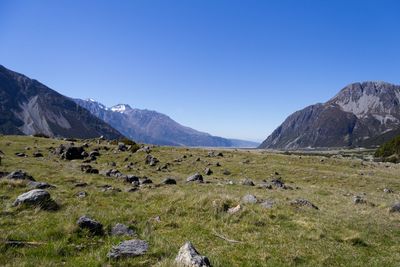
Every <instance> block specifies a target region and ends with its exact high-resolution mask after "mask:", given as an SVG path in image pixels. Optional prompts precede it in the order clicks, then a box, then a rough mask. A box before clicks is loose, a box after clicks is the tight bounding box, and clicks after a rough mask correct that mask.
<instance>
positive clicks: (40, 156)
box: [32, 151, 43, 158]
mask: <svg viewBox="0 0 400 267" xmlns="http://www.w3.org/2000/svg"><path fill="white" fill-rule="evenodd" d="M32 156H33V157H34V158H42V157H43V154H42V153H40V152H38V151H36V152H33V154H32Z"/></svg>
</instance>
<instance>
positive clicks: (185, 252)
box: [175, 242, 211, 267]
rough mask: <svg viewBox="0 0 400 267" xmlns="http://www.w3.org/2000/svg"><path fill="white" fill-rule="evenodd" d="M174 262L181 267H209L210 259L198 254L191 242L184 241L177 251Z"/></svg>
mask: <svg viewBox="0 0 400 267" xmlns="http://www.w3.org/2000/svg"><path fill="white" fill-rule="evenodd" d="M175 262H176V263H177V265H178V266H182V267H210V266H211V263H210V260H209V259H208V258H207V257H205V256H202V255H200V254H199V252H197V250H196V249H195V248H194V247H193V245H192V243H190V242H186V243H185V244H184V245H183V246H182V247H181V248H180V249H179V252H178V256H177V257H176V258H175Z"/></svg>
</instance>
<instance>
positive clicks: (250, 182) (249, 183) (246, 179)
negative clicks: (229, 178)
mask: <svg viewBox="0 0 400 267" xmlns="http://www.w3.org/2000/svg"><path fill="white" fill-rule="evenodd" d="M240 183H241V184H242V185H247V186H254V183H253V181H252V180H251V179H249V178H245V179H243V180H242V181H241V182H240Z"/></svg>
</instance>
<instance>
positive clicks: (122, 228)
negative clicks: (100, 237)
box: [111, 223, 135, 236]
mask: <svg viewBox="0 0 400 267" xmlns="http://www.w3.org/2000/svg"><path fill="white" fill-rule="evenodd" d="M134 234H135V231H133V230H132V229H129V227H128V226H126V225H125V224H122V223H117V224H116V225H115V226H114V227H113V228H112V229H111V235H114V236H115V235H117V236H133V235H134Z"/></svg>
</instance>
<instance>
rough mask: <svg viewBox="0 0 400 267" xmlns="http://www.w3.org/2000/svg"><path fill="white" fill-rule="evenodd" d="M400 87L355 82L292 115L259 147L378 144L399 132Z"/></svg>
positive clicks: (292, 147) (289, 147)
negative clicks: (323, 100) (327, 99)
mask: <svg viewBox="0 0 400 267" xmlns="http://www.w3.org/2000/svg"><path fill="white" fill-rule="evenodd" d="M399 103H400V86H398V85H393V84H390V83H385V82H363V83H354V84H350V85H348V86H346V87H345V88H343V89H342V90H341V91H340V92H339V93H338V94H337V95H336V96H335V97H333V98H332V99H331V100H329V101H328V102H326V103H324V104H316V105H312V106H309V107H306V108H305V109H303V110H300V111H297V112H295V113H293V114H292V115H290V116H289V117H288V118H287V119H286V120H285V121H284V122H283V123H282V125H280V126H279V127H278V128H277V129H276V130H275V131H274V132H273V133H272V134H271V135H270V136H269V137H268V138H267V139H266V140H265V141H264V142H263V143H262V144H261V145H260V148H272V149H304V148H327V147H352V146H376V145H380V144H382V143H383V142H385V141H387V140H389V139H390V138H392V137H393V136H395V135H397V134H399V133H400V106H399Z"/></svg>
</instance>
